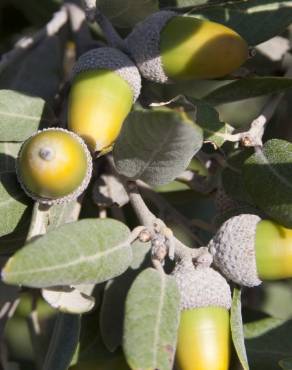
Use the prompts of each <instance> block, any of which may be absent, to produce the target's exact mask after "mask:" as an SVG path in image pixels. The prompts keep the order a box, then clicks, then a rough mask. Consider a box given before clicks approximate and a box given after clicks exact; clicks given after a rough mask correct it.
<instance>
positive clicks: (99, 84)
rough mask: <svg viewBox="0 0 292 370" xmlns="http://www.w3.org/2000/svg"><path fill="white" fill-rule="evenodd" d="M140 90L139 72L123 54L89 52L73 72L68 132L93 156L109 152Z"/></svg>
mask: <svg viewBox="0 0 292 370" xmlns="http://www.w3.org/2000/svg"><path fill="white" fill-rule="evenodd" d="M140 89H141V77H140V74H139V71H138V69H137V67H136V66H135V65H134V63H133V62H132V61H131V60H130V59H129V57H128V56H126V55H125V54H124V53H123V52H122V51H120V50H117V49H114V48H111V47H101V48H98V49H93V50H90V51H88V52H87V53H85V54H83V55H82V56H81V57H80V58H79V59H78V61H77V63H76V64H75V66H74V68H73V80H72V87H71V91H70V96H69V106H68V128H69V129H70V130H72V131H74V132H75V133H76V134H78V135H80V136H81V137H82V138H83V139H84V140H85V142H86V143H87V145H88V146H89V148H90V150H91V151H92V152H99V153H104V152H107V151H109V150H111V147H112V145H113V143H114V141H115V140H116V138H117V136H118V135H119V132H120V130H121V127H122V124H123V122H124V120H125V118H126V117H127V115H128V113H129V112H130V110H131V108H132V105H133V103H134V102H135V101H136V100H137V98H138V96H139V94H140Z"/></svg>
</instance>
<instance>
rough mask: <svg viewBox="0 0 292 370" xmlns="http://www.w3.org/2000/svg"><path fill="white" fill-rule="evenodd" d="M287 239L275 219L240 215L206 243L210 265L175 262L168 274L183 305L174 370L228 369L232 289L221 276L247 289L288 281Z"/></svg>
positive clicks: (291, 256) (291, 249)
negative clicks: (171, 272) (271, 282)
mask: <svg viewBox="0 0 292 370" xmlns="http://www.w3.org/2000/svg"><path fill="white" fill-rule="evenodd" d="M291 236H292V230H291V229H287V228H285V227H284V226H281V225H279V224H277V223H276V222H274V221H271V220H262V219H261V218H260V217H259V216H257V215H254V214H241V215H238V216H234V217H231V218H230V219H228V220H227V221H225V222H224V223H223V224H222V225H221V227H220V228H219V230H218V231H217V233H216V234H215V235H214V237H213V238H212V239H211V240H210V242H209V244H208V246H207V250H208V253H210V255H212V258H211V261H210V260H209V261H207V262H208V263H207V264H204V263H202V261H200V260H198V261H196V260H194V263H193V261H192V262H188V261H181V262H178V263H177V265H176V267H175V269H174V272H173V275H174V277H175V278H176V281H177V284H178V286H179V288H180V292H181V306H182V307H181V308H182V313H181V320H180V327H179V333H178V345H177V353H176V362H177V369H178V370H203V369H204V370H228V369H229V362H230V324H229V314H228V310H229V309H230V307H231V291H230V287H229V285H228V283H227V281H226V280H225V278H226V279H227V280H229V281H231V282H233V283H236V284H239V285H241V286H246V287H254V286H257V285H260V284H261V283H262V280H276V279H284V278H291V277H292V243H291V240H292V239H291ZM212 259H213V260H212ZM203 262H204V261H203ZM211 263H213V265H214V267H215V269H216V270H219V271H220V272H221V273H222V275H223V276H224V277H225V278H224V277H223V276H222V275H221V274H220V273H219V272H218V271H216V270H214V269H213V268H212V267H210V265H211Z"/></svg>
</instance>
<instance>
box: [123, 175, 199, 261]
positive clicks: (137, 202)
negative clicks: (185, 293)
mask: <svg viewBox="0 0 292 370" xmlns="http://www.w3.org/2000/svg"><path fill="white" fill-rule="evenodd" d="M124 185H125V189H126V191H127V192H128V195H129V198H130V203H131V205H132V207H133V209H134V211H135V213H136V215H137V217H138V219H139V221H140V222H141V223H142V224H143V225H144V226H145V227H149V228H153V225H154V224H155V223H158V222H159V220H158V219H157V218H156V217H155V215H154V214H153V213H152V212H151V211H150V210H149V209H148V207H147V205H146V204H145V202H144V200H143V198H142V197H141V194H140V193H139V190H138V187H137V184H136V183H135V182H132V181H131V182H128V183H127V182H124ZM172 238H173V242H174V244H175V251H174V252H175V255H176V256H177V257H178V258H183V257H185V256H190V258H191V256H193V254H195V255H197V250H196V249H193V248H189V247H187V246H186V245H184V244H183V243H182V242H181V241H180V240H178V239H177V238H175V237H174V236H173V237H172Z"/></svg>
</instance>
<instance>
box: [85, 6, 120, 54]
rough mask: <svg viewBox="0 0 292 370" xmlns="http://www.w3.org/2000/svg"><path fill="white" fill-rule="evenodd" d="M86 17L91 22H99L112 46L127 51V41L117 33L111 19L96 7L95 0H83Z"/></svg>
mask: <svg viewBox="0 0 292 370" xmlns="http://www.w3.org/2000/svg"><path fill="white" fill-rule="evenodd" d="M83 3H84V11H85V14H86V19H87V21H88V22H89V23H94V22H95V21H96V22H97V23H98V25H99V27H100V28H101V30H102V32H103V34H104V36H105V38H106V40H107V42H108V44H109V45H110V46H112V47H116V48H118V49H121V50H124V51H127V48H126V44H125V41H124V40H123V39H122V38H121V37H120V35H119V34H118V33H117V31H116V30H115V28H114V27H113V25H112V24H111V22H110V21H109V19H108V18H107V17H106V16H105V15H104V14H103V13H102V12H101V11H100V9H98V8H96V4H95V3H96V1H95V0H83Z"/></svg>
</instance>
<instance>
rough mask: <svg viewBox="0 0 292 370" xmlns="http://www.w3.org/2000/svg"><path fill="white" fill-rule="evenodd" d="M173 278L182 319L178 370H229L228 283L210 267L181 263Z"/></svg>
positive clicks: (229, 303)
mask: <svg viewBox="0 0 292 370" xmlns="http://www.w3.org/2000/svg"><path fill="white" fill-rule="evenodd" d="M173 275H174V277H175V279H176V281H177V284H178V287H179V290H180V292H181V309H182V312H181V318H180V325H179V331H178V342H177V348H176V366H177V369H178V370H228V369H229V359H230V324H229V312H228V310H229V308H230V306H231V292H230V288H229V285H228V284H227V282H226V280H225V279H224V278H223V277H222V276H221V275H220V274H219V273H218V272H216V271H215V270H213V269H212V268H210V267H202V268H200V267H197V268H195V267H194V265H193V264H192V263H187V264H185V263H179V264H177V265H176V267H175V270H174V272H173Z"/></svg>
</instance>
